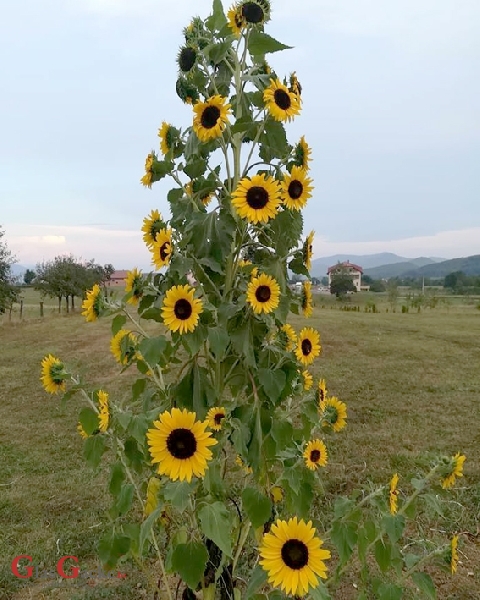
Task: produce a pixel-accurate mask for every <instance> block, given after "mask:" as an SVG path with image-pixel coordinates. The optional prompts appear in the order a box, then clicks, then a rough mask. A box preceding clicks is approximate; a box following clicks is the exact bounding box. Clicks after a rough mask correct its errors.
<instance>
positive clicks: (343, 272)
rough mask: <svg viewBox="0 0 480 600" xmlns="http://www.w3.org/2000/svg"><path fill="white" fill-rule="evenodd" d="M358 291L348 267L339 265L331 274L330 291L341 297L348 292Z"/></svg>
mask: <svg viewBox="0 0 480 600" xmlns="http://www.w3.org/2000/svg"><path fill="white" fill-rule="evenodd" d="M356 291H357V289H356V287H355V286H354V284H353V281H352V278H351V276H350V275H349V273H348V269H347V268H346V267H344V266H341V265H339V266H338V267H337V268H336V269H335V271H334V273H333V274H332V276H331V280H330V293H331V294H335V296H336V297H337V298H341V297H343V296H345V294H346V293H347V292H356Z"/></svg>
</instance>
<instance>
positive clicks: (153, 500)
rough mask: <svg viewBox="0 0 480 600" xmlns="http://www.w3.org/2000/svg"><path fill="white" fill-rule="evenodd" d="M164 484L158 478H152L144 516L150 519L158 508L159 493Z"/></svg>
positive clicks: (148, 486) (149, 483)
mask: <svg viewBox="0 0 480 600" xmlns="http://www.w3.org/2000/svg"><path fill="white" fill-rule="evenodd" d="M161 484H162V482H161V480H160V479H159V478H158V477H150V479H149V480H148V484H147V498H146V501H145V508H144V509H143V514H144V515H145V516H146V517H148V515H151V514H152V513H153V511H154V510H155V509H156V508H157V506H158V492H159V491H160V486H161Z"/></svg>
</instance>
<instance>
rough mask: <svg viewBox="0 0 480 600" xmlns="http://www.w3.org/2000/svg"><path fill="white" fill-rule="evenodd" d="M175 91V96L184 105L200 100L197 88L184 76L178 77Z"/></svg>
mask: <svg viewBox="0 0 480 600" xmlns="http://www.w3.org/2000/svg"><path fill="white" fill-rule="evenodd" d="M175 91H176V92H177V96H178V97H179V98H180V99H181V100H182V102H184V103H185V104H195V102H197V101H198V99H199V98H200V96H199V94H198V90H197V88H196V87H195V86H194V85H193V83H192V82H191V81H189V80H188V79H186V78H185V76H184V75H180V77H179V78H178V79H177V83H176V84H175Z"/></svg>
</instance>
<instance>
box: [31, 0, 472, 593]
mask: <svg viewBox="0 0 480 600" xmlns="http://www.w3.org/2000/svg"><path fill="white" fill-rule="evenodd" d="M270 12H271V7H270V2H269V0H250V1H237V2H235V3H234V4H233V6H232V7H231V8H230V9H229V10H228V11H227V13H225V12H224V9H223V7H222V4H221V2H220V0H214V2H213V9H212V13H211V14H210V16H209V17H208V18H207V19H205V20H203V19H200V18H199V17H196V18H194V19H193V20H192V21H191V23H190V24H189V25H188V26H187V27H186V28H185V29H184V31H183V38H184V41H183V43H182V46H181V48H180V50H179V53H178V56H177V63H178V69H179V73H178V78H177V81H176V92H177V95H178V96H179V98H180V99H181V101H182V102H183V103H184V104H185V105H186V106H185V110H186V114H189V115H190V116H189V118H190V123H191V124H190V125H189V126H187V127H185V128H182V127H180V126H175V125H173V124H170V123H169V122H167V121H163V122H162V125H161V127H160V128H159V131H158V137H159V144H158V150H152V151H151V152H149V153H148V155H147V158H146V161H145V173H144V175H143V176H142V178H141V182H142V184H143V185H144V186H145V187H147V188H151V187H152V186H153V184H154V183H155V182H157V181H159V180H160V179H163V178H169V179H170V180H171V181H172V188H171V189H170V191H169V192H168V194H167V200H168V202H169V206H170V213H171V214H170V217H169V218H164V217H163V216H162V215H161V213H160V212H159V211H158V210H157V209H153V210H152V211H151V212H150V213H149V214H148V215H147V216H146V217H145V218H144V220H143V224H142V227H141V230H142V234H143V240H144V242H145V244H146V246H147V247H148V249H149V250H150V253H151V260H152V266H153V267H155V269H156V272H152V273H150V274H143V273H142V272H141V271H139V270H138V269H134V270H132V271H131V272H129V273H128V276H127V279H126V286H125V294H124V296H123V298H121V299H119V300H112V299H111V298H110V299H107V298H106V297H105V294H104V292H103V290H102V289H101V288H100V287H99V286H94V287H93V288H92V290H90V291H89V292H88V293H87V296H86V299H85V301H84V303H83V315H84V316H85V318H86V320H87V321H89V322H94V321H95V320H96V319H97V318H99V317H101V316H103V315H114V317H113V319H112V340H111V344H110V350H111V353H112V355H113V357H114V359H115V360H116V361H117V362H118V363H119V365H120V366H121V368H122V369H123V370H125V369H130V370H132V372H133V373H135V377H134V379H135V380H134V382H133V384H132V386H131V389H130V390H128V393H125V396H124V397H123V396H122V397H116V398H114V397H112V396H111V395H109V394H108V392H107V391H106V390H93V391H91V390H89V389H88V386H87V385H86V384H85V383H84V382H83V380H81V379H80V378H79V377H78V376H76V375H73V374H70V373H69V372H68V370H67V367H66V366H65V365H64V363H63V362H62V361H61V360H60V359H58V358H56V357H54V356H52V355H49V356H47V357H46V358H45V359H44V361H43V363H42V377H41V379H42V383H43V385H44V387H45V389H46V391H47V392H50V393H52V394H55V393H58V392H65V389H66V383H67V382H70V388H69V390H68V391H67V392H66V395H65V398H69V397H70V396H71V395H72V394H74V393H79V394H81V396H82V398H83V400H84V406H83V407H82V409H81V411H80V414H79V424H78V431H79V433H80V435H81V436H82V438H83V439H84V440H85V441H84V444H85V447H84V454H85V457H86V459H87V461H88V462H89V463H90V464H91V465H92V466H93V467H94V468H97V467H98V466H99V464H100V462H101V461H102V457H103V455H104V454H105V453H106V452H107V451H108V453H109V454H110V457H111V460H110V463H109V464H110V477H109V482H108V488H109V491H110V494H111V496H112V506H111V509H110V517H111V519H112V522H113V527H112V530H111V532H110V533H109V534H108V535H107V536H106V537H104V538H103V539H101V540H100V542H99V555H100V559H101V560H102V562H103V563H104V565H105V566H106V567H107V568H113V567H114V566H115V565H116V564H117V563H118V562H119V561H120V560H125V559H126V558H128V557H131V558H132V559H134V560H135V561H136V563H137V564H138V565H139V566H143V567H144V568H145V569H146V570H147V571H149V572H150V573H151V574H152V579H153V580H155V581H158V579H159V577H158V575H159V574H160V581H161V586H162V587H163V588H164V593H165V594H166V596H167V597H168V598H169V599H170V600H172V598H173V596H174V589H175V586H179V585H180V584H182V585H183V586H184V592H183V594H184V597H185V598H193V597H194V596H195V594H196V593H197V592H200V591H201V592H202V594H203V597H204V598H207V599H212V600H213V598H214V597H215V595H216V594H217V593H218V594H219V596H220V597H221V598H232V597H234V598H239V597H242V596H243V597H246V598H251V597H257V598H263V597H264V596H263V595H261V596H258V594H264V595H270V596H271V597H272V598H279V597H280V595H279V591H278V590H280V591H281V592H284V593H285V594H287V595H293V596H304V595H306V594H310V595H311V596H312V597H314V598H317V599H321V598H330V597H331V596H330V593H334V591H335V589H336V588H337V587H338V586H339V585H340V582H341V580H342V576H343V575H345V573H346V572H347V571H348V570H349V569H351V568H353V567H352V564H356V565H357V566H358V564H360V565H361V566H360V574H361V578H360V579H361V588H360V590H361V591H360V592H359V594H360V595H359V598H360V597H362V598H373V597H375V598H400V597H401V594H402V590H403V589H404V586H407V585H408V584H409V582H410V583H412V582H413V583H414V584H415V585H416V586H417V587H419V588H421V589H422V591H423V592H425V593H426V594H428V593H430V594H431V593H434V592H431V590H432V589H433V587H432V586H433V584H432V582H431V579H430V578H429V576H428V575H427V574H426V573H424V572H423V565H424V564H425V563H426V562H427V561H428V560H430V559H431V558H432V559H433V558H435V557H440V556H443V557H444V558H445V556H447V554H448V553H450V556H451V559H450V562H451V565H452V571H453V564H454V563H455V568H456V562H455V561H456V560H457V558H455V557H458V555H457V545H456V544H457V541H455V546H453V542H452V545H450V544H448V547H447V546H445V547H443V546H442V547H441V548H440V549H437V548H436V549H435V550H432V549H431V547H428V548H426V547H425V545H424V544H423V545H422V543H420V542H419V544H418V554H415V555H414V554H413V553H409V554H407V553H406V552H405V551H404V550H403V542H402V536H403V532H404V529H405V526H406V521H407V519H412V518H414V516H415V508H416V506H417V504H418V502H417V500H418V498H419V497H423V498H425V497H429V496H428V495H429V494H430V496H431V497H435V498H436V494H435V495H434V494H432V490H433V489H435V486H437V487H439V486H441V485H442V484H443V487H444V488H448V487H451V486H452V485H453V483H454V481H455V478H456V477H459V476H461V475H462V468H463V460H464V457H463V456H462V455H460V454H458V455H456V456H455V457H453V458H451V459H443V460H440V461H436V462H435V464H434V465H432V469H431V471H430V472H429V473H427V474H426V475H425V476H424V477H423V478H422V479H415V480H414V481H412V482H411V483H409V484H408V487H405V488H404V489H405V494H404V495H401V494H400V492H399V488H398V484H399V478H398V475H397V474H395V475H394V476H393V477H392V480H391V481H390V482H386V483H385V485H384V486H380V487H379V488H376V489H373V488H369V489H366V490H358V491H356V492H355V493H354V494H353V497H351V498H345V497H338V498H337V499H336V501H335V503H334V506H333V509H332V512H331V513H330V512H329V511H328V508H327V507H325V506H321V503H319V502H318V499H319V498H321V497H322V494H323V493H324V492H323V490H324V489H325V484H326V483H325V472H326V471H327V469H328V461H329V456H330V455H331V453H332V452H334V449H335V446H334V439H335V436H336V435H337V434H338V433H339V432H341V431H342V430H343V428H344V427H345V426H346V423H347V407H346V405H345V403H344V402H342V401H341V400H340V399H338V398H337V397H335V396H333V395H329V394H328V392H327V389H326V383H325V381H324V380H323V379H321V380H319V381H315V380H314V377H313V375H312V374H311V373H310V371H309V368H310V367H311V366H312V365H313V364H314V362H315V360H316V359H317V358H318V356H319V355H320V354H321V338H320V333H319V332H318V331H316V330H315V329H314V328H312V327H310V326H308V325H306V326H303V327H300V328H297V330H296V329H295V328H294V327H293V326H292V324H291V323H289V322H288V318H289V315H290V313H294V314H297V315H300V314H301V315H302V316H303V317H305V318H308V317H310V315H311V314H312V311H313V298H312V291H311V282H310V280H309V269H310V266H311V259H312V244H313V237H314V233H313V232H310V233H308V235H304V232H303V218H302V209H303V208H304V207H305V205H306V204H307V202H308V201H309V200H310V198H311V197H312V192H313V181H312V178H311V177H310V176H309V166H310V161H311V148H310V146H309V144H308V143H307V141H306V139H305V137H304V136H302V137H301V138H300V139H299V140H298V141H296V142H295V143H290V142H289V141H288V140H287V135H286V126H287V125H288V123H289V122H290V121H291V120H292V119H295V118H297V117H298V116H299V115H300V113H301V109H302V96H301V92H302V86H301V84H300V82H299V81H298V79H297V76H296V74H295V73H292V74H290V75H289V76H288V77H283V76H282V75H281V74H277V73H275V72H274V71H273V70H272V68H271V67H270V66H269V65H268V63H267V61H266V57H267V55H269V54H271V53H274V52H278V51H281V50H285V49H287V48H288V46H286V45H285V44H283V43H281V42H279V41H278V40H276V39H275V38H273V37H272V36H270V35H269V34H267V33H266V32H265V29H266V26H267V24H268V22H269V20H270ZM288 271H291V272H293V273H296V274H300V275H303V276H306V277H307V278H308V279H307V281H306V282H305V283H304V285H303V288H302V293H301V295H300V297H299V296H297V295H295V294H293V293H292V291H291V290H290V288H289V286H288V282H287V279H288ZM149 322H150V323H149ZM412 486H413V487H412ZM174 578H177V579H176V580H175V579H174ZM361 594H363V595H361ZM431 597H433V596H431Z"/></svg>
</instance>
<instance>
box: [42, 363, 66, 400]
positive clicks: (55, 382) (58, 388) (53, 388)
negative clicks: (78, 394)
mask: <svg viewBox="0 0 480 600" xmlns="http://www.w3.org/2000/svg"><path fill="white" fill-rule="evenodd" d="M66 375H67V373H66V371H65V365H64V364H63V362H62V361H61V360H60V359H59V358H56V357H55V356H53V355H52V354H49V355H48V356H45V358H44V359H43V360H42V375H41V377H40V381H41V382H42V385H43V388H44V390H45V391H46V392H48V393H49V394H58V393H59V392H64V391H65V376H66Z"/></svg>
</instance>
